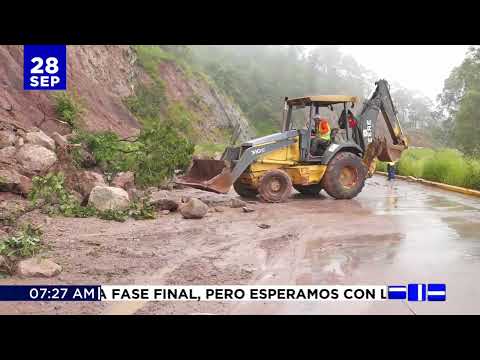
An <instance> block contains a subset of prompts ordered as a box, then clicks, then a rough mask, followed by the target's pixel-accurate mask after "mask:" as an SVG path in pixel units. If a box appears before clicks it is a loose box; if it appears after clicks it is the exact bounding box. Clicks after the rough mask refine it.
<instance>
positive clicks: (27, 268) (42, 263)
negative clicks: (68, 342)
mask: <svg viewBox="0 0 480 360" xmlns="http://www.w3.org/2000/svg"><path fill="white" fill-rule="evenodd" d="M61 271H62V267H61V266H60V265H58V264H56V263H54V262H53V261H52V260H49V259H41V258H31V259H27V260H21V261H20V262H19V263H18V264H17V274H18V275H19V276H22V277H52V276H56V275H58V274H60V272H61Z"/></svg>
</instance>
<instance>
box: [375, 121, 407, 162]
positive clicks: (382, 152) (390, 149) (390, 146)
mask: <svg viewBox="0 0 480 360" xmlns="http://www.w3.org/2000/svg"><path fill="white" fill-rule="evenodd" d="M380 117H383V115H382V114H380ZM381 123H382V124H386V123H387V122H386V121H382V122H381ZM390 127H391V129H392V130H391V131H389V129H388V128H387V126H385V125H383V126H378V127H377V130H376V131H377V137H378V138H379V139H381V140H382V141H381V147H380V149H379V155H378V156H377V158H378V160H380V161H385V162H396V161H398V160H400V157H401V156H402V152H403V151H404V150H406V149H407V147H408V146H407V139H406V138H405V135H403V131H402V128H401V127H400V124H399V123H396V124H390ZM394 138H395V142H396V144H395V143H394Z"/></svg>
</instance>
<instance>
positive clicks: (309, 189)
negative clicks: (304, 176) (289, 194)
mask: <svg viewBox="0 0 480 360" xmlns="http://www.w3.org/2000/svg"><path fill="white" fill-rule="evenodd" d="M293 188H294V189H295V190H297V191H298V192H299V193H300V194H303V195H318V194H319V193H320V191H322V185H320V184H312V185H293Z"/></svg>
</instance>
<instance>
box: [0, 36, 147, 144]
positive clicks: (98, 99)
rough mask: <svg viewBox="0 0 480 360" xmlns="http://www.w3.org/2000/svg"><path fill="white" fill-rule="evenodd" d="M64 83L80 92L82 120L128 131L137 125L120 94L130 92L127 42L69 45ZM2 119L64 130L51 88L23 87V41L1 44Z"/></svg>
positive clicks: (95, 127)
mask: <svg viewBox="0 0 480 360" xmlns="http://www.w3.org/2000/svg"><path fill="white" fill-rule="evenodd" d="M67 58H68V60H67V61H68V63H67V87H68V90H69V91H70V92H76V93H77V94H78V96H79V97H81V99H82V102H83V107H84V108H85V111H86V113H85V116H84V126H85V128H86V129H88V130H91V131H98V130H111V131H115V132H117V133H118V134H120V135H123V136H126V135H131V134H132V132H134V131H135V129H137V128H139V124H138V121H137V120H136V119H135V117H134V116H133V115H132V114H131V113H130V112H129V111H128V109H127V108H126V107H125V105H124V104H123V102H122V99H123V98H124V97H126V96H129V95H131V94H132V93H133V88H132V84H133V81H134V79H135V77H136V71H137V70H136V67H135V66H134V62H135V54H134V53H133V51H132V50H131V48H130V46H128V45H127V46H120V45H114V46H108V45H94V46H93V45H82V46H68V51H67ZM0 64H2V66H1V67H0V82H1V85H2V88H1V89H0V120H3V121H6V122H11V123H14V124H17V125H20V126H22V127H25V128H27V129H30V128H32V127H38V128H40V129H42V130H43V131H45V132H46V133H47V134H48V135H51V134H52V133H53V132H54V131H57V132H59V133H61V134H65V133H68V132H69V131H70V129H69V128H68V126H65V125H64V124H61V123H60V122H59V121H58V117H57V116H56V114H55V108H54V102H53V100H52V98H51V93H50V92H46V91H24V90H23V47H22V46H7V45H5V46H0Z"/></svg>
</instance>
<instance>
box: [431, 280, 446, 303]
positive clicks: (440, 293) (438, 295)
mask: <svg viewBox="0 0 480 360" xmlns="http://www.w3.org/2000/svg"><path fill="white" fill-rule="evenodd" d="M427 299H428V301H445V300H446V299H447V285H446V284H428V289H427Z"/></svg>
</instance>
